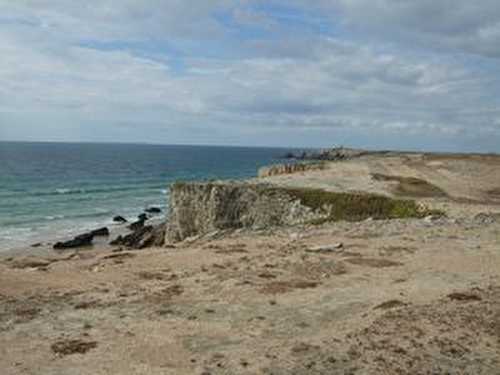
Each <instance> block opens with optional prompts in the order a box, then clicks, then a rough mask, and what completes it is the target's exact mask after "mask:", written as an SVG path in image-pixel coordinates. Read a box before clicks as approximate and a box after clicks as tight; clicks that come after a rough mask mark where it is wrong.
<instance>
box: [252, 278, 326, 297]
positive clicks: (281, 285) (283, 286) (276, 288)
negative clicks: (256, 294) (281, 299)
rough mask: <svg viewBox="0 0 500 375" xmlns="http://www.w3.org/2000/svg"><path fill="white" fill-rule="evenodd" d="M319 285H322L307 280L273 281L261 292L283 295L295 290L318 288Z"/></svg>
mask: <svg viewBox="0 0 500 375" xmlns="http://www.w3.org/2000/svg"><path fill="white" fill-rule="evenodd" d="M318 285H320V283H319V282H316V281H305V280H292V281H273V282H271V283H268V284H266V285H264V287H263V288H262V289H261V290H260V291H261V293H263V294H283V293H288V292H291V291H292V290H294V289H309V288H316V287H317V286H318Z"/></svg>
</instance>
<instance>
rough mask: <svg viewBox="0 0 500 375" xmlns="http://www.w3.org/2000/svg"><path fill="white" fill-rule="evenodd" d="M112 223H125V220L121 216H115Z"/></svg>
mask: <svg viewBox="0 0 500 375" xmlns="http://www.w3.org/2000/svg"><path fill="white" fill-rule="evenodd" d="M113 222H115V223H126V222H127V219H125V218H124V217H123V216H120V215H118V216H115V217H114V218H113Z"/></svg>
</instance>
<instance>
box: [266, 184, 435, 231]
mask: <svg viewBox="0 0 500 375" xmlns="http://www.w3.org/2000/svg"><path fill="white" fill-rule="evenodd" d="M271 190H279V191H282V192H285V193H287V194H288V195H289V196H291V197H293V198H295V199H298V200H300V202H301V204H303V205H304V206H307V207H310V208H312V209H313V210H315V211H320V212H321V211H322V212H324V213H325V214H326V215H327V217H326V218H323V219H320V220H316V221H314V222H313V223H312V224H321V223H324V222H329V221H339V220H346V221H361V220H365V219H368V218H373V219H377V220H378V219H402V218H422V217H425V216H428V215H431V214H439V215H443V214H444V213H443V212H441V211H436V210H432V211H431V210H427V209H422V208H421V207H419V206H418V205H417V203H416V202H415V201H413V200H402V199H392V198H389V197H385V196H381V195H375V194H360V193H336V192H330V191H324V190H320V189H306V188H300V189H299V188H273V189H271Z"/></svg>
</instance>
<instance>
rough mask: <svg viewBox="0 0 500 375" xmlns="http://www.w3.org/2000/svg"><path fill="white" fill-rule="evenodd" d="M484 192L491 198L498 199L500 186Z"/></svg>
mask: <svg viewBox="0 0 500 375" xmlns="http://www.w3.org/2000/svg"><path fill="white" fill-rule="evenodd" d="M486 194H488V196H489V197H491V198H494V199H495V198H496V199H500V187H497V188H494V189H490V190H488V191H487V192H486Z"/></svg>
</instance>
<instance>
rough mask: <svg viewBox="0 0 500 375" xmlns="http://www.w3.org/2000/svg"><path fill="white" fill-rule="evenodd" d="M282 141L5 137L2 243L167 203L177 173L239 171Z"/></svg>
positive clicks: (263, 161) (262, 161) (199, 176)
mask: <svg viewBox="0 0 500 375" xmlns="http://www.w3.org/2000/svg"><path fill="white" fill-rule="evenodd" d="M284 153H285V150H283V149H272V148H242V147H209V146H159V145H132V144H69V143H24V142H22V143H21V142H0V251H1V250H3V249H11V248H16V247H25V246H26V245H28V244H31V243H34V242H39V241H52V240H54V239H57V238H61V237H65V236H69V235H71V234H75V233H78V232H82V231H84V230H88V229H92V228H95V227H98V226H102V225H112V222H111V219H112V217H113V216H114V215H122V216H125V217H127V218H129V219H133V218H135V217H136V216H137V215H138V214H139V213H141V212H142V211H143V210H144V209H145V208H146V207H148V206H159V207H161V208H163V209H165V208H166V207H167V205H168V186H169V184H171V183H172V182H174V181H176V180H207V179H228V178H230V179H241V178H248V177H252V176H255V175H256V173H257V169H258V168H259V167H261V166H263V165H267V164H272V163H274V162H277V161H278V158H280V157H281V156H282V155H283V154H284Z"/></svg>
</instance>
